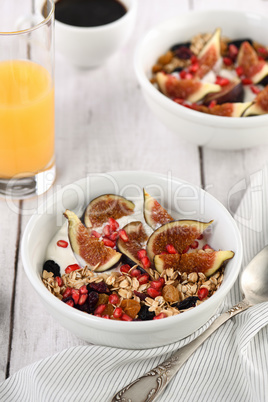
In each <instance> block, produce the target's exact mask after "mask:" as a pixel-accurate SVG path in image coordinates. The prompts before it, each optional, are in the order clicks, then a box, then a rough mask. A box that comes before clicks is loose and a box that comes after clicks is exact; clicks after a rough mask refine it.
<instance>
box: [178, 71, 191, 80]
mask: <svg viewBox="0 0 268 402" xmlns="http://www.w3.org/2000/svg"><path fill="white" fill-rule="evenodd" d="M180 77H181V79H182V80H190V79H191V78H193V75H192V74H191V73H188V72H187V71H185V70H182V71H181V72H180Z"/></svg>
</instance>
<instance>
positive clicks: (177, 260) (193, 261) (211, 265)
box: [154, 250, 234, 276]
mask: <svg viewBox="0 0 268 402" xmlns="http://www.w3.org/2000/svg"><path fill="white" fill-rule="evenodd" d="M233 256H234V252H233V251H222V250H220V251H211V250H208V251H204V250H202V251H200V250H199V251H197V252H192V253H188V254H181V255H180V254H166V255H156V256H155V258H154V264H155V268H156V269H157V271H158V272H159V273H162V272H163V270H165V269H168V268H173V269H174V270H178V271H180V272H187V273H190V272H203V273H204V274H205V275H206V276H210V275H213V274H214V272H216V271H217V270H218V269H219V268H220V266H221V265H222V264H223V263H224V262H225V261H227V260H229V259H231V258H233Z"/></svg>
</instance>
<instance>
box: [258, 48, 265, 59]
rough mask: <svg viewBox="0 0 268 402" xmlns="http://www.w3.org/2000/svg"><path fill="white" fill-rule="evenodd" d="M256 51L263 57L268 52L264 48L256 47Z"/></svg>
mask: <svg viewBox="0 0 268 402" xmlns="http://www.w3.org/2000/svg"><path fill="white" fill-rule="evenodd" d="M257 51H258V53H261V54H263V55H264V56H265V57H266V56H267V54H268V50H267V49H266V48H265V47H258V49H257Z"/></svg>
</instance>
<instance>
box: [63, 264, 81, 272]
mask: <svg viewBox="0 0 268 402" xmlns="http://www.w3.org/2000/svg"><path fill="white" fill-rule="evenodd" d="M80 268H81V267H80V266H79V265H78V264H71V265H68V267H67V268H65V273H66V274H69V273H70V272H73V271H76V270H77V269H80Z"/></svg>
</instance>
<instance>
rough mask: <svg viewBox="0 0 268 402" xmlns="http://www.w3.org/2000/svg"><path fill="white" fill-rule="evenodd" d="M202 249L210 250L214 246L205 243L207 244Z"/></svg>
mask: <svg viewBox="0 0 268 402" xmlns="http://www.w3.org/2000/svg"><path fill="white" fill-rule="evenodd" d="M202 249H203V250H208V249H209V250H213V249H212V247H210V245H209V244H205V245H204V246H203V247H202Z"/></svg>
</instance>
